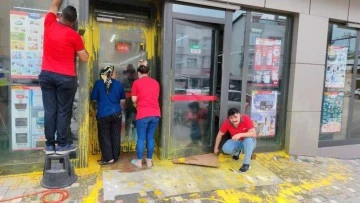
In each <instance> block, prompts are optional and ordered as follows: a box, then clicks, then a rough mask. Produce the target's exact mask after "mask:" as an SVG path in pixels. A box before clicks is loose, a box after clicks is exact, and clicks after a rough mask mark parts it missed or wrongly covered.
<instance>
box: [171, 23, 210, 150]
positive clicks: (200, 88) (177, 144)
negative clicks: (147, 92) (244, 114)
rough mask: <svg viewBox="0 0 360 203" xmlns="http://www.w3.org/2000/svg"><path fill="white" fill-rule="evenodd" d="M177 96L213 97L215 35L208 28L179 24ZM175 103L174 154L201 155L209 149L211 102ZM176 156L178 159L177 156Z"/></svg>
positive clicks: (175, 86) (175, 91) (172, 138)
mask: <svg viewBox="0 0 360 203" xmlns="http://www.w3.org/2000/svg"><path fill="white" fill-rule="evenodd" d="M175 26H176V35H175V36H176V39H175V40H176V46H175V48H176V50H175V79H174V94H175V95H187V96H206V95H214V90H213V87H212V85H213V82H212V80H213V79H212V78H213V71H214V70H213V64H212V59H213V52H212V47H213V41H214V32H215V31H213V30H212V29H209V28H205V27H201V26H199V27H197V26H190V25H185V24H180V23H176V25H175ZM192 100H193V101H191V99H190V100H189V101H174V103H173V106H174V110H173V112H174V115H173V125H172V137H171V141H170V144H171V150H172V152H171V153H174V154H173V155H174V156H178V155H180V156H181V155H184V154H179V153H186V150H187V149H189V151H188V153H189V154H188V155H190V154H192V155H193V154H199V153H202V152H203V150H204V147H209V146H210V140H211V133H212V132H211V129H212V124H211V118H212V115H211V112H212V105H213V102H212V101H196V99H192ZM175 154H176V155H175Z"/></svg>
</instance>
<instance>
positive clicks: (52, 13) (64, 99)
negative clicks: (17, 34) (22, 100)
mask: <svg viewBox="0 0 360 203" xmlns="http://www.w3.org/2000/svg"><path fill="white" fill-rule="evenodd" d="M61 3H62V0H52V2H51V5H50V9H49V12H48V14H47V15H46V17H45V21H44V46H43V47H44V49H43V59H42V68H41V73H40V75H39V82H40V87H41V91H42V99H43V104H44V112H45V138H46V142H45V148H44V151H45V152H46V154H51V153H55V152H56V153H58V154H65V153H68V152H69V151H75V150H76V146H75V145H73V144H72V140H70V139H69V135H70V132H69V129H70V121H71V115H72V108H73V102H74V97H75V93H76V89H77V77H76V69H75V59H76V55H77V56H78V57H79V59H80V60H81V61H83V62H87V60H88V58H89V55H88V53H87V51H86V50H85V47H84V43H83V40H82V38H81V36H80V35H79V34H78V33H77V32H76V31H75V30H74V29H73V26H74V24H75V23H76V19H77V13H76V9H75V8H74V7H73V6H67V7H66V8H64V9H63V10H62V13H61V17H60V19H59V21H57V19H56V15H57V12H58V9H59V7H60V5H61ZM55 133H56V134H57V138H56V140H55ZM56 143H57V146H56V147H55V144H56Z"/></svg>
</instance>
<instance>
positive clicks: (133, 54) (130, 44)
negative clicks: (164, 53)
mask: <svg viewBox="0 0 360 203" xmlns="http://www.w3.org/2000/svg"><path fill="white" fill-rule="evenodd" d="M100 39H101V42H100V44H101V46H100V51H99V67H98V68H94V80H97V79H98V76H99V70H100V68H102V67H104V66H106V65H113V66H114V67H115V75H116V76H115V78H116V79H117V80H119V81H120V82H121V83H122V84H123V86H124V89H125V93H126V104H125V109H124V110H123V117H124V118H125V123H123V126H125V128H122V132H121V135H124V136H121V145H122V150H123V151H133V150H134V149H135V141H136V139H137V136H136V122H135V116H136V108H135V107H134V105H133V103H132V100H131V96H130V95H131V87H132V84H133V82H134V81H135V80H136V79H138V75H137V71H136V69H137V62H138V60H140V59H146V58H147V55H146V50H145V47H146V42H145V33H144V31H143V29H141V27H136V26H133V27H123V28H119V27H117V26H108V25H105V24H100Z"/></svg>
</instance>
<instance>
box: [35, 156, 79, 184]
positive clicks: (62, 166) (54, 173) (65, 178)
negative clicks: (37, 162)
mask: <svg viewBox="0 0 360 203" xmlns="http://www.w3.org/2000/svg"><path fill="white" fill-rule="evenodd" d="M69 156H70V152H69V153H66V154H47V155H46V157H45V166H44V171H43V178H42V180H41V185H42V186H43V187H45V188H63V187H67V186H70V185H71V184H73V183H74V182H75V181H76V179H77V176H76V174H75V171H74V166H73V165H72V164H71V163H70V158H69Z"/></svg>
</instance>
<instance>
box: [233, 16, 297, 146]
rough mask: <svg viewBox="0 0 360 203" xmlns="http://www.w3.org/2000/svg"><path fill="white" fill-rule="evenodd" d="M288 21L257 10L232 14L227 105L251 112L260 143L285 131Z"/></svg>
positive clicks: (277, 140) (272, 138) (276, 138)
mask: <svg viewBox="0 0 360 203" xmlns="http://www.w3.org/2000/svg"><path fill="white" fill-rule="evenodd" d="M248 15H250V16H248ZM289 21H290V19H289V18H288V17H287V16H283V15H274V14H267V13H259V12H251V11H237V12H235V13H234V14H233V37H232V47H231V67H230V81H229V106H228V107H229V108H231V107H236V108H239V109H240V107H241V110H242V113H244V114H247V115H250V116H251V118H252V120H253V122H254V126H255V128H256V130H257V134H258V136H259V137H261V139H260V140H259V145H262V143H263V142H264V143H265V142H266V143H267V141H272V142H273V141H275V143H280V142H281V138H282V135H283V134H284V126H285V119H284V117H285V116H284V114H285V108H286V104H285V93H286V92H285V87H286V85H287V84H286V80H285V79H286V78H285V75H286V74H285V73H286V71H287V69H288V68H289V63H287V61H289V60H288V58H289V54H288V51H286V50H289V43H288V42H289V37H288V33H289V30H290V28H289V25H290V23H289ZM244 83H245V84H244ZM279 115H282V116H279Z"/></svg>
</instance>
